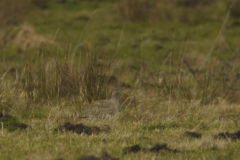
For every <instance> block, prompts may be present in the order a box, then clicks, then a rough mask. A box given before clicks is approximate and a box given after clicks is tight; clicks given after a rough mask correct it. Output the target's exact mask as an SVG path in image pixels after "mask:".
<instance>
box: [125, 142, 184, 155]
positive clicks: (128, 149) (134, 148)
mask: <svg viewBox="0 0 240 160" xmlns="http://www.w3.org/2000/svg"><path fill="white" fill-rule="evenodd" d="M140 151H142V152H144V153H146V152H160V151H167V152H171V153H180V152H183V151H178V150H176V149H170V148H168V147H167V144H166V143H164V144H155V145H154V146H153V147H150V148H144V147H140V146H139V145H138V144H136V145H133V146H130V147H126V148H124V149H123V153H124V154H127V153H137V152H140Z"/></svg>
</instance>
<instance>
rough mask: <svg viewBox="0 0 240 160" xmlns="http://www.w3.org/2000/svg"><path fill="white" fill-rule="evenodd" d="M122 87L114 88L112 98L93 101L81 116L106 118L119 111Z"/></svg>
mask: <svg viewBox="0 0 240 160" xmlns="http://www.w3.org/2000/svg"><path fill="white" fill-rule="evenodd" d="M119 94H120V89H114V91H113V92H112V96H111V99H109V100H106V99H105V100H99V101H95V102H92V103H91V104H89V106H88V107H87V108H86V109H85V110H83V111H82V112H81V113H80V114H79V116H78V117H79V118H106V116H108V115H115V114H117V113H118V112H119V107H120V104H119Z"/></svg>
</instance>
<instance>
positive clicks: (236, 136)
mask: <svg viewBox="0 0 240 160" xmlns="http://www.w3.org/2000/svg"><path fill="white" fill-rule="evenodd" d="M214 138H215V139H231V140H237V139H240V131H237V132H235V133H228V132H225V133H223V132H222V133H218V135H215V136H214Z"/></svg>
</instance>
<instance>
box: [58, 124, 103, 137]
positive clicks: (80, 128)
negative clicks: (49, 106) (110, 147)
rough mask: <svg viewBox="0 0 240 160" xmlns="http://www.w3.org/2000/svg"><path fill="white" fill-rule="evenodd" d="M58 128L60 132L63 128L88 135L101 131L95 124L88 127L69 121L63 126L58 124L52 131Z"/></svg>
mask: <svg viewBox="0 0 240 160" xmlns="http://www.w3.org/2000/svg"><path fill="white" fill-rule="evenodd" d="M58 130H59V131H61V132H63V131H64V130H65V131H73V132H75V133H78V134H81V133H86V134H88V135H91V134H94V133H95V134H98V133H99V132H101V129H100V128H99V127H97V126H93V127H89V126H85V125H84V124H82V123H79V124H72V123H70V122H65V123H64V125H63V126H59V127H58V128H56V129H55V130H54V131H58Z"/></svg>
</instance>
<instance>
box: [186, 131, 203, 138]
mask: <svg viewBox="0 0 240 160" xmlns="http://www.w3.org/2000/svg"><path fill="white" fill-rule="evenodd" d="M184 135H185V136H187V137H193V138H201V137H202V134H201V133H197V132H189V131H186V132H185V133H184Z"/></svg>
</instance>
